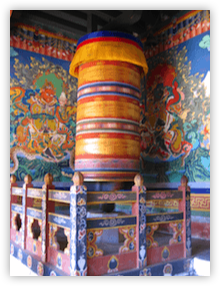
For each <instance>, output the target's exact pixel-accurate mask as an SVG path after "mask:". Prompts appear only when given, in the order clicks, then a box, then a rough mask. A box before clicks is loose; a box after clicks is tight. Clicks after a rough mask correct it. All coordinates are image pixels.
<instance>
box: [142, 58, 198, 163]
mask: <svg viewBox="0 0 220 286" xmlns="http://www.w3.org/2000/svg"><path fill="white" fill-rule="evenodd" d="M147 87H148V88H149V87H150V88H149V93H148V95H147V104H146V106H147V110H146V111H145V112H144V114H145V119H146V120H145V124H144V125H143V126H142V128H143V129H142V130H143V132H142V141H144V142H143V143H142V144H145V146H144V147H145V148H144V149H143V148H142V152H143V153H145V154H146V153H147V154H148V155H149V156H150V157H156V156H157V157H158V158H159V159H161V160H167V159H169V158H170V156H171V155H172V156H174V157H177V156H179V155H180V154H181V155H182V164H184V158H185V157H186V156H187V155H188V154H189V152H190V150H191V149H192V145H191V144H190V143H189V142H187V141H185V139H184V135H185V133H184V130H183V128H182V126H181V125H180V124H178V122H177V118H178V116H179V115H180V113H181V112H182V108H181V101H183V100H184V93H183V92H182V91H181V89H180V86H179V84H178V81H177V80H176V72H175V68H174V67H172V66H171V65H168V64H166V63H165V64H159V65H158V66H157V67H156V68H155V69H154V70H152V71H151V74H150V77H149V78H148V81H147ZM146 147H147V148H146Z"/></svg>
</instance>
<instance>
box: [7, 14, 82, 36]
mask: <svg viewBox="0 0 220 286" xmlns="http://www.w3.org/2000/svg"><path fill="white" fill-rule="evenodd" d="M26 12H27V11H25V14H23V13H21V14H20V13H18V14H16V13H14V15H13V16H14V19H16V20H18V21H23V22H24V21H28V22H29V23H31V24H34V25H36V24H38V25H39V26H42V25H44V26H47V27H50V28H51V29H53V30H54V29H58V30H59V31H60V32H61V33H63V34H64V35H65V33H68V34H70V35H72V37H73V38H74V39H77V38H78V37H77V36H80V37H81V36H84V35H85V34H86V33H87V28H86V27H82V26H79V25H77V24H72V25H71V23H69V24H68V25H67V23H66V22H67V21H66V22H65V21H62V22H63V23H61V22H60V21H58V20H57V21H56V20H55V19H54V20H52V19H51V17H45V15H43V14H42V15H40V13H39V14H37V13H33V14H32V13H31V12H35V11H30V12H29V11H28V13H26Z"/></svg>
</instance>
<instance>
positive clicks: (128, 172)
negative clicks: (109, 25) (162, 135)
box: [70, 31, 148, 182]
mask: <svg viewBox="0 0 220 286" xmlns="http://www.w3.org/2000/svg"><path fill="white" fill-rule="evenodd" d="M147 71H148V67H147V63H146V59H145V57H144V53H143V49H142V44H141V42H140V41H139V40H138V39H137V38H135V37H133V36H132V35H130V34H125V33H122V32H111V31H101V32H94V33H91V34H88V35H86V36H84V37H82V38H81V39H80V40H79V41H78V43H77V49H76V53H75V55H74V58H73V60H72V62H71V65H70V74H71V75H72V76H74V77H77V78H78V92H77V118H76V145H75V170H76V171H80V172H82V173H83V176H84V178H85V181H119V182H120V181H133V179H134V176H135V175H136V174H137V173H138V172H139V164H140V163H139V160H140V134H139V120H140V106H139V105H140V80H141V76H143V75H144V74H146V73H147Z"/></svg>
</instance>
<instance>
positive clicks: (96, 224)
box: [87, 216, 136, 229]
mask: <svg viewBox="0 0 220 286" xmlns="http://www.w3.org/2000/svg"><path fill="white" fill-rule="evenodd" d="M135 224H136V216H129V217H125V216H123V217H111V218H106V219H99V218H97V219H87V228H88V229H91V228H101V229H104V228H111V227H120V226H126V225H135Z"/></svg>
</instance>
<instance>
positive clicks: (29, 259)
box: [27, 255, 32, 268]
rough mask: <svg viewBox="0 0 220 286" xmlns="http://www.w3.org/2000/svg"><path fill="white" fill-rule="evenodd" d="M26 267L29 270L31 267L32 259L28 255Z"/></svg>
mask: <svg viewBox="0 0 220 286" xmlns="http://www.w3.org/2000/svg"><path fill="white" fill-rule="evenodd" d="M27 267H28V268H31V267H32V258H31V256H30V255H28V257H27Z"/></svg>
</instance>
